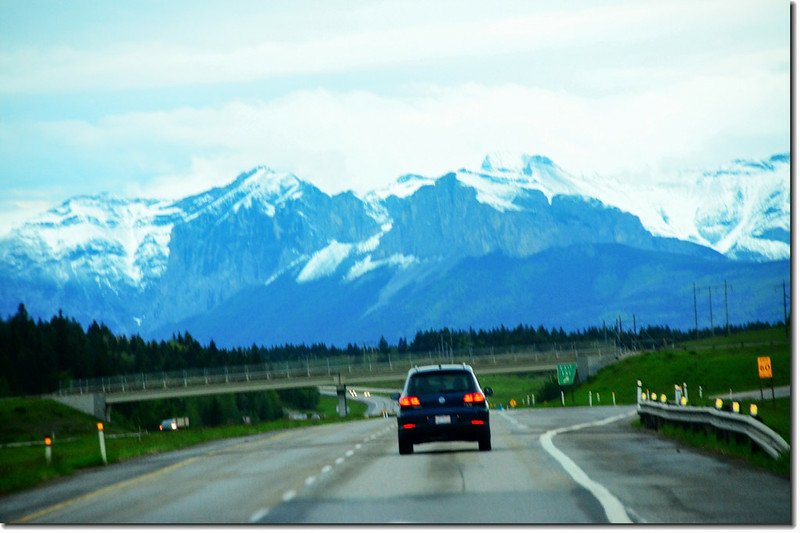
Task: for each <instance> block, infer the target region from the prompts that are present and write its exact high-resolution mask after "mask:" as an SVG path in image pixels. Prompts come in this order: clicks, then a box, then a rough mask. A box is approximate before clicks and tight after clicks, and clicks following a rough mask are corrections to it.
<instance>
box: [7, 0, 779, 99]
mask: <svg viewBox="0 0 800 533" xmlns="http://www.w3.org/2000/svg"><path fill="white" fill-rule="evenodd" d="M758 4H759V3H756V2H731V1H730V0H725V1H721V0H717V1H705V2H702V3H698V2H692V1H685V0H680V1H678V0H673V1H669V2H658V3H654V2H649V3H642V2H611V3H598V2H594V3H591V2H587V3H582V4H570V5H568V6H566V7H565V6H564V5H559V4H547V3H530V2H528V6H526V8H525V9H524V10H523V9H520V4H517V5H514V6H512V7H513V8H514V9H510V8H509V9H508V11H509V12H510V13H508V12H507V11H505V10H503V9H487V7H486V6H485V4H484V3H475V4H465V5H464V6H463V9H464V11H465V12H467V13H468V14H469V15H468V16H467V17H465V16H461V17H455V16H451V15H449V14H448V9H441V10H433V11H432V10H431V9H430V8H429V7H428V6H427V3H418V4H413V5H409V6H407V8H406V10H407V11H408V12H409V13H411V15H408V14H406V16H405V17H399V18H402V21H401V22H397V23H392V22H387V21H392V20H393V17H394V13H395V12H396V11H397V6H396V5H394V3H393V2H389V3H383V4H379V5H377V6H375V8H374V9H372V10H366V11H369V12H370V13H371V14H372V16H373V17H375V20H378V21H380V24H379V25H377V27H374V26H375V25H373V26H372V27H370V26H369V25H367V24H363V27H361V28H353V27H352V26H350V25H348V24H345V21H343V20H341V19H342V17H341V16H339V17H333V19H334V20H335V22H332V23H331V24H325V23H324V22H322V18H323V17H324V16H325V13H323V14H321V15H320V19H317V18H315V17H312V18H311V20H309V17H308V12H307V10H306V9H303V8H301V9H298V12H297V13H296V14H295V16H294V17H288V18H284V19H283V20H285V21H286V22H289V21H292V20H293V19H294V20H295V22H296V23H301V24H303V25H304V26H305V25H310V26H311V28H312V31H310V32H309V31H303V32H301V31H297V32H294V33H292V32H287V31H286V29H285V28H280V29H278V28H275V30H276V31H273V32H270V31H269V29H268V28H269V27H268V26H267V28H265V29H262V30H261V31H262V33H261V34H258V37H259V38H255V35H254V31H255V30H254V28H252V27H251V28H249V29H248V30H247V31H246V32H243V33H246V38H245V37H243V36H239V37H238V38H237V36H236V35H235V33H228V35H229V36H230V38H231V41H230V42H229V43H228V44H223V43H220V42H218V41H217V40H216V39H214V41H213V42H214V43H216V46H214V47H213V48H209V47H208V46H207V45H206V44H205V43H204V41H203V39H205V38H206V36H208V35H212V36H216V35H217V33H218V31H217V30H218V28H219V26H222V25H223V22H217V21H212V22H209V21H207V20H206V21H204V22H203V26H200V27H198V28H197V29H196V31H195V36H194V39H192V40H189V41H187V40H186V37H185V36H184V37H183V38H182V39H181V40H176V39H175V38H173V37H172V35H171V34H172V30H173V28H172V27H170V26H166V25H165V26H164V27H162V28H160V30H159V31H156V32H155V35H154V31H153V29H152V28H148V30H149V31H148V32H147V33H146V35H147V36H149V39H148V40H145V41H128V42H114V41H109V42H107V43H106V44H105V46H93V47H88V46H84V47H80V46H79V45H77V46H76V45H73V44H72V43H65V44H61V45H58V46H52V45H51V46H48V47H37V46H35V45H34V46H31V45H30V44H28V45H27V46H24V47H10V46H9V47H7V48H6V50H4V51H3V52H0V92H4V93H24V92H49V93H51V92H60V91H86V90H93V91H97V90H130V89H141V88H165V87H177V86H192V85H203V84H218V83H224V84H231V83H234V84H235V83H242V82H252V81H255V80H265V79H274V78H276V77H285V76H292V75H307V74H329V73H336V72H346V71H353V70H360V69H367V68H373V67H377V66H381V67H385V66H392V65H398V64H407V63H410V62H420V61H442V60H447V59H454V58H462V59H471V58H475V57H491V56H497V55H500V54H511V53H515V52H532V51H542V52H543V53H551V52H549V51H551V50H553V49H560V48H575V47H582V46H583V47H587V50H591V51H592V53H596V52H597V51H598V50H599V51H600V53H602V54H607V53H608V51H607V50H606V49H607V48H608V47H609V46H610V45H620V44H625V45H627V46H634V47H635V46H640V45H643V44H644V43H646V42H648V41H651V40H653V39H654V38H657V37H665V36H666V37H671V36H674V37H676V38H682V37H683V36H684V35H685V34H686V32H687V30H689V29H693V30H695V31H699V32H707V31H712V32H715V33H716V32H720V31H721V29H722V30H724V29H726V28H727V29H729V30H730V29H736V28H737V26H738V25H739V24H741V23H742V21H749V20H750V19H752V18H763V17H764V13H766V14H767V15H769V14H770V13H771V11H770V10H768V9H764V8H763V6H759V5H758ZM554 6H558V7H554ZM452 9H455V6H451V9H450V11H452ZM362 11H364V9H362ZM192 15H194V14H188V13H187V17H188V19H187V20H189V21H191V20H192ZM262 18H263V17H262ZM224 22H227V23H228V24H227V25H226V27H227V28H228V29H229V28H230V27H231V26H233V27H236V26H237V23H238V22H239V21H237V14H236V13H235V10H232V12H231V13H230V14H228V16H227V17H225V21H224ZM712 22H713V23H712ZM250 25H251V24H248V23H247V22H244V21H242V22H241V24H240V26H242V27H247V26H250ZM364 27H370V29H363V28H364ZM604 50H605V51H604ZM611 53H616V51H614V50H612V51H611Z"/></svg>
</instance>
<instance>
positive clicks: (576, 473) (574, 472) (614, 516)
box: [539, 411, 636, 524]
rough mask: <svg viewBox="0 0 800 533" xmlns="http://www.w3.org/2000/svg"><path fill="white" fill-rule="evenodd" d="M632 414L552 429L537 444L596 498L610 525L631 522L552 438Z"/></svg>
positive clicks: (616, 500) (616, 502)
mask: <svg viewBox="0 0 800 533" xmlns="http://www.w3.org/2000/svg"><path fill="white" fill-rule="evenodd" d="M634 414H636V412H635V411H631V412H629V413H625V414H622V415H618V416H612V417H610V418H605V419H603V420H598V421H597V422H589V423H585V424H577V425H574V426H569V427H563V428H558V429H553V430H550V431H548V432H547V433H545V434H543V435H542V436H541V437H539V442H541V444H542V448H544V449H545V451H546V452H547V453H549V454H550V455H552V456H553V458H554V459H555V460H556V461H558V462H559V463H560V464H561V466H562V467H563V468H564V470H566V471H567V473H568V474H569V475H570V476H571V477H572V479H574V480H575V482H576V483H578V484H579V485H581V486H582V487H583V488H585V489H586V490H588V491H589V492H591V493H592V496H594V497H595V498H597V501H599V502H600V505H602V506H603V510H604V511H605V513H606V517H608V521H609V522H611V523H612V524H631V523H633V521H632V520H631V518H630V516H628V513H627V512H626V511H625V506H624V505H622V502H620V501H619V500H618V499H617V498H616V496H614V495H613V494H611V492H609V490H608V489H607V488H605V487H604V486H603V485H601V484H600V483H598V482H596V481H594V480H593V479H591V478H590V477H589V476H588V475H586V472H584V471H583V470H581V468H580V467H579V466H578V465H576V464H575V462H574V461H573V460H572V459H570V458H569V457H567V455H566V454H564V453H563V452H562V451H561V450H559V449H558V448H556V446H555V444H553V437H555V436H556V435H558V434H559V433H566V432H568V431H577V430H579V429H584V428H587V427H592V426H603V425H606V424H610V423H612V422H616V421H617V420H622V419H623V418H628V417H631V416H633V415H634Z"/></svg>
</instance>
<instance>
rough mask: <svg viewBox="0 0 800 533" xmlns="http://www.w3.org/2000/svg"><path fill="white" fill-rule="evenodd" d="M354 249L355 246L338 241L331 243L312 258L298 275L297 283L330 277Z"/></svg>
mask: <svg viewBox="0 0 800 533" xmlns="http://www.w3.org/2000/svg"><path fill="white" fill-rule="evenodd" d="M353 247H354V245H353V244H347V243H341V242H338V241H336V240H332V241H330V243H329V244H328V245H327V246H326V247H324V248H322V249H321V250H318V251H317V252H315V253H314V255H312V256H311V259H309V260H308V263H306V265H305V266H304V267H303V270H301V271H300V274H298V276H297V282H298V283H305V282H307V281H313V280H315V279H320V278H324V277H326V276H330V275H331V274H333V273H334V272H335V271H336V269H337V268H338V267H339V265H340V264H342V261H344V260H345V259H347V256H349V255H350V252H351V251H352V250H353Z"/></svg>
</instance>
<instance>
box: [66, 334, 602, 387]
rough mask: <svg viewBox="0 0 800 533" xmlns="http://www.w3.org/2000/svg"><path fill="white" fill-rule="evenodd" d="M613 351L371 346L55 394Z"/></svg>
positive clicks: (114, 381)
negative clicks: (394, 350)
mask: <svg viewBox="0 0 800 533" xmlns="http://www.w3.org/2000/svg"><path fill="white" fill-rule="evenodd" d="M616 353H617V352H616V348H615V347H614V345H613V344H603V343H593V344H591V345H583V346H580V347H579V346H576V345H531V346H514V347H508V348H503V349H498V350H495V349H494V348H486V349H480V350H479V349H465V350H452V351H450V350H440V351H429V352H414V353H404V354H389V355H386V354H379V353H378V352H375V353H365V354H364V355H358V356H346V355H345V356H339V357H316V356H314V355H313V354H310V355H309V356H308V357H305V358H302V359H297V360H293V361H272V362H264V363H258V364H250V365H237V366H224V367H216V368H201V369H186V370H175V371H163V372H149V373H137V374H126V375H120V376H112V377H104V378H92V379H76V380H70V381H69V382H68V383H62V385H61V386H60V388H59V391H58V394H61V395H71V394H95V393H105V394H108V393H120V392H122V393H124V392H131V391H139V390H148V389H156V388H161V389H173V388H179V387H197V386H205V385H212V384H215V385H216V384H221V383H242V382H249V381H265V380H293V379H298V378H312V377H313V378H319V377H323V376H326V377H329V378H330V379H331V383H335V382H336V380H337V379H341V380H342V381H345V382H346V381H347V380H348V379H351V378H352V377H354V376H359V377H363V376H370V375H385V374H396V373H405V372H407V371H408V369H410V368H412V367H414V366H415V365H418V366H422V365H428V364H440V363H441V364H446V363H467V364H470V365H472V366H473V367H475V369H476V370H478V371H479V370H480V369H481V368H485V367H492V366H498V365H503V366H509V365H513V364H514V363H525V364H530V363H542V364H547V363H551V364H552V363H557V362H559V361H563V362H573V361H575V360H576V359H577V358H578V356H579V355H591V356H595V355H596V356H601V357H602V356H608V357H611V356H613V355H616Z"/></svg>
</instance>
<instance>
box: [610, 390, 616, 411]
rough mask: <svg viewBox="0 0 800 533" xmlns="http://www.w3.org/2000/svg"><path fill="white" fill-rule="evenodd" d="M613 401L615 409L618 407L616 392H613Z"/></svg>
mask: <svg viewBox="0 0 800 533" xmlns="http://www.w3.org/2000/svg"><path fill="white" fill-rule="evenodd" d="M611 401H612V402H613V404H614V407H616V406H617V393H616V392H614V391H611Z"/></svg>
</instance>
